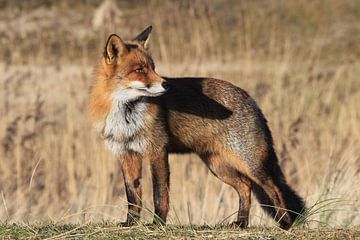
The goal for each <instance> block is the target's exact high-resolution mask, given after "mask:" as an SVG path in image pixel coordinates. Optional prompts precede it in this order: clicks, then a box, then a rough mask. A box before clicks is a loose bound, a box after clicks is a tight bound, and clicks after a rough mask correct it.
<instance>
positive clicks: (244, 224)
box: [230, 219, 249, 228]
mask: <svg viewBox="0 0 360 240" xmlns="http://www.w3.org/2000/svg"><path fill="white" fill-rule="evenodd" d="M248 225H249V222H248V220H245V219H242V220H238V221H234V222H232V223H230V227H233V228H246V227H247V226H248Z"/></svg>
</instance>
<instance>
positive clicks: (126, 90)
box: [100, 26, 167, 101]
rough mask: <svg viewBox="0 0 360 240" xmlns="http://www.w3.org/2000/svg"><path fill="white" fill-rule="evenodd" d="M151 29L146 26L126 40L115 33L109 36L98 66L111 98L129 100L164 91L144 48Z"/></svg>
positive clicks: (155, 94)
mask: <svg viewBox="0 0 360 240" xmlns="http://www.w3.org/2000/svg"><path fill="white" fill-rule="evenodd" d="M151 30H152V27H151V26H150V27H148V28H146V29H145V30H144V31H143V32H141V33H140V34H139V35H138V36H137V37H135V38H134V39H133V40H131V41H126V42H124V41H123V40H122V39H121V38H120V37H119V36H117V35H116V34H112V35H110V36H109V38H108V40H107V42H106V45H105V49H104V54H103V56H102V59H101V66H100V67H101V68H102V70H103V74H105V78H106V79H104V81H107V87H108V88H109V90H111V91H112V94H111V97H112V98H115V99H118V100H123V101H131V100H135V99H137V98H139V97H142V96H148V97H155V96H159V95H161V94H163V93H165V92H166V89H167V85H166V81H165V80H164V79H163V78H162V77H160V76H159V75H158V74H157V73H156V72H155V66H154V62H153V60H152V58H151V56H150V54H149V53H148V52H147V49H148V42H149V38H150V33H151Z"/></svg>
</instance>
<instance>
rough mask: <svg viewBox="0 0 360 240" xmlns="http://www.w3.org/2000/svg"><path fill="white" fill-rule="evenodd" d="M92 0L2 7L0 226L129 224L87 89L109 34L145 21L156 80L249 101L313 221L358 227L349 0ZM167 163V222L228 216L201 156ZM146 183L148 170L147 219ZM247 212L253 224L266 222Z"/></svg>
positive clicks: (354, 50)
mask: <svg viewBox="0 0 360 240" xmlns="http://www.w3.org/2000/svg"><path fill="white" fill-rule="evenodd" d="M88 2H90V1H86V3H85V1H84V2H82V1H76V2H75V1H73V2H72V1H61V3H60V2H59V3H58V2H55V1H29V2H25V3H24V2H21V1H5V2H4V3H1V4H0V7H1V8H0V35H1V40H0V41H1V45H2V46H3V47H2V48H1V49H0V53H1V54H0V56H1V57H0V73H1V75H0V85H1V87H0V115H1V116H2V117H1V118H0V139H1V144H2V146H1V147H0V191H1V204H2V206H1V207H0V219H1V220H2V221H10V222H13V221H25V222H35V221H43V220H52V221H54V222H57V223H69V222H78V223H87V222H88V221H101V220H102V219H116V220H124V218H125V213H126V198H125V193H124V188H123V182H122V177H121V175H120V169H119V164H118V162H117V161H116V160H115V159H114V158H113V157H112V156H111V154H110V153H108V152H107V151H106V149H105V147H104V145H103V143H102V142H101V139H99V138H98V137H97V136H96V134H95V133H94V131H93V129H92V126H91V124H90V122H89V120H88V117H87V108H86V104H87V94H88V88H89V84H90V79H91V73H92V68H93V66H94V64H95V63H96V61H97V59H98V57H99V56H100V54H101V47H102V45H103V44H104V41H105V37H106V36H107V34H108V33H109V32H116V33H118V34H119V35H121V36H124V38H130V37H133V36H134V35H135V34H136V33H137V32H139V31H140V30H142V29H143V28H144V27H146V25H147V24H152V25H153V26H154V29H155V30H154V33H153V36H152V45H151V49H152V52H153V55H154V59H155V62H156V65H157V71H158V72H159V73H160V74H163V75H171V76H185V75H187V76H209V77H216V78H221V79H226V80H228V81H231V82H233V83H235V84H236V85H238V86H240V87H242V88H244V89H246V90H248V92H249V93H250V94H251V95H252V96H253V97H254V98H255V99H256V100H257V102H258V103H259V105H260V106H261V108H262V109H263V111H264V112H265V115H266V116H267V118H268V120H269V124H270V127H271V129H272V132H273V135H274V139H275V143H276V149H277V152H278V155H279V157H280V161H281V165H282V167H283V169H284V171H285V173H286V176H287V179H288V181H289V182H290V183H291V185H292V186H294V187H295V189H297V190H298V191H299V192H300V194H301V195H302V196H304V198H305V199H306V202H307V206H309V207H311V206H313V208H311V214H310V216H309V218H308V219H307V220H308V221H307V224H308V225H310V226H319V225H328V226H344V227H351V226H356V225H359V224H360V217H359V209H360V202H359V197H360V191H359V190H360V189H359V185H358V182H359V181H360V173H359V164H360V107H359V105H360V80H359V75H360V64H359V61H358V59H359V56H360V45H359V44H358V43H359V39H360V28H359V21H360V4H359V2H358V1H351V0H347V1H336V0H329V1H328V2H327V4H326V5H325V4H323V2H322V1H216V2H211V3H210V2H207V1H174V2H170V1H166V2H161V1H155V0H154V1H144V2H143V3H142V4H135V3H132V2H131V1H125V2H121V3H119V4H118V8H119V10H117V11H118V12H116V14H113V15H112V14H110V15H108V14H106V11H105V10H101V11H105V12H103V13H101V12H100V13H99V12H96V9H99V8H98V6H99V4H100V3H101V2H99V1H92V2H91V3H88ZM104 9H106V8H104ZM99 11H100V10H99ZM120 11H121V12H120ZM165 13H167V14H165ZM101 14H104V16H105V17H101ZM94 16H97V17H96V18H98V19H100V20H98V19H97V20H96V21H104V24H103V27H102V28H100V29H99V28H98V25H96V24H98V23H94V21H95V20H94V19H93V18H94ZM96 21H95V22H96ZM94 24H95V25H94ZM170 166H171V212H170V216H169V219H168V222H170V223H172V224H188V223H192V224H215V223H220V222H222V221H225V222H228V221H230V220H231V219H232V218H234V215H233V214H234V212H235V211H236V209H237V196H236V193H235V191H233V190H232V189H231V188H230V187H228V186H226V185H224V184H223V183H221V182H220V181H219V180H217V179H216V178H215V177H214V176H212V175H211V173H209V171H208V170H207V169H206V167H205V166H204V165H203V163H202V162H201V161H200V160H199V159H198V158H197V157H196V156H193V155H189V156H172V157H171V158H170ZM150 180H151V178H150V175H149V169H148V166H147V167H146V168H145V169H144V179H143V185H144V190H145V193H144V199H145V202H144V207H145V209H144V211H143V219H144V221H147V220H149V219H150V218H151V209H152V200H151V182H150ZM253 206H254V207H253V208H252V212H251V225H258V224H270V225H273V222H272V221H269V219H268V218H267V217H266V216H265V214H264V213H263V212H262V211H261V210H260V208H259V206H258V205H257V204H256V202H254V204H253Z"/></svg>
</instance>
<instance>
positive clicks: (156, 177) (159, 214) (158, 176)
mask: <svg viewBox="0 0 360 240" xmlns="http://www.w3.org/2000/svg"><path fill="white" fill-rule="evenodd" d="M150 161H151V172H152V181H153V197H154V207H155V216H154V221H153V224H165V223H166V217H167V214H168V212H169V189H170V188H169V184H170V170H169V162H168V154H167V152H161V153H160V154H158V156H157V157H155V158H153V159H151V160H150Z"/></svg>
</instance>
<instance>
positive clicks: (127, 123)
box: [103, 101, 146, 155]
mask: <svg viewBox="0 0 360 240" xmlns="http://www.w3.org/2000/svg"><path fill="white" fill-rule="evenodd" d="M145 113H146V103H144V102H142V101H137V102H132V103H124V102H121V101H116V102H113V106H112V108H111V111H110V113H109V114H108V116H107V118H106V120H105V126H104V132H103V134H104V137H105V144H106V146H107V147H108V148H109V149H110V151H111V152H112V153H113V154H115V155H120V154H122V153H124V152H126V151H129V150H131V151H135V152H139V153H142V152H144V151H145V149H146V141H145V139H144V137H143V136H140V134H139V133H140V131H141V130H142V129H143V128H144V126H145Z"/></svg>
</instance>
